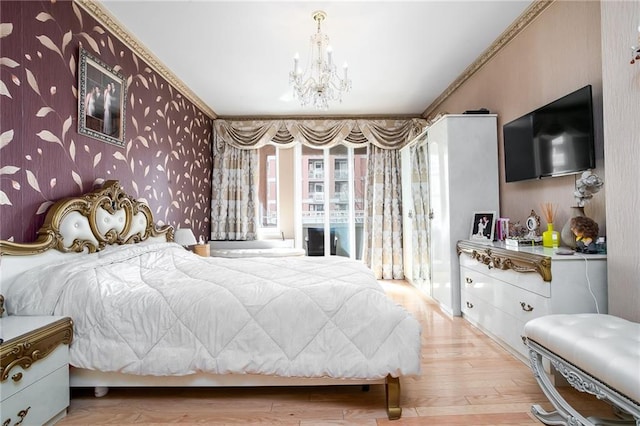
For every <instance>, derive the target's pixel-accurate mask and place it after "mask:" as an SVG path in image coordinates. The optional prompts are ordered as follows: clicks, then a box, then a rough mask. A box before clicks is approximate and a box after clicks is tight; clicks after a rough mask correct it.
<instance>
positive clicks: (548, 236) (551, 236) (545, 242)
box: [542, 223, 560, 248]
mask: <svg viewBox="0 0 640 426" xmlns="http://www.w3.org/2000/svg"><path fill="white" fill-rule="evenodd" d="M559 245H560V233H559V232H558V231H554V230H553V223H548V224H547V230H546V231H544V232H543V233H542V246H543V247H551V248H557V247H558V246H559Z"/></svg>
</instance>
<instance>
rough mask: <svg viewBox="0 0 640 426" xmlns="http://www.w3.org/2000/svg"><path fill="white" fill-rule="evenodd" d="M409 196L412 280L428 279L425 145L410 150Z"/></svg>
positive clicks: (427, 198)
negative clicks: (410, 204)
mask: <svg viewBox="0 0 640 426" xmlns="http://www.w3.org/2000/svg"><path fill="white" fill-rule="evenodd" d="M411 163H412V164H411V196H412V198H413V212H414V214H413V236H412V238H413V253H412V254H411V255H412V256H413V260H412V264H413V277H412V278H413V280H414V282H418V281H422V280H426V279H428V278H429V265H430V263H429V210H430V209H429V169H428V161H427V145H426V144H424V143H423V144H419V145H417V146H414V147H412V148H411Z"/></svg>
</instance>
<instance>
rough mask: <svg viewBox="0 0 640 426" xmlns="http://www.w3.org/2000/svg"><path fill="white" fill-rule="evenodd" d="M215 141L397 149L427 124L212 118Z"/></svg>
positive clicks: (240, 145) (254, 146)
mask: <svg viewBox="0 0 640 426" xmlns="http://www.w3.org/2000/svg"><path fill="white" fill-rule="evenodd" d="M213 125H214V129H215V132H216V135H217V142H218V143H220V142H224V143H226V144H229V145H231V146H233V147H236V148H239V149H257V148H261V147H263V146H264V145H266V144H268V143H272V144H275V145H278V146H281V147H286V146H291V145H293V144H295V143H298V142H299V143H302V144H303V145H307V146H310V147H314V148H331V147H333V146H335V145H338V144H344V145H347V146H352V147H358V146H362V145H366V144H367V143H371V144H374V145H375V146H377V147H379V148H383V149H399V148H401V147H402V146H404V144H406V143H407V142H409V141H410V140H412V139H413V138H414V137H416V136H417V135H418V134H420V132H422V130H423V129H424V128H425V127H426V125H427V121H426V120H424V119H421V118H411V119H374V120H366V119H303V120H250V121H245V120H238V121H227V120H221V119H220V120H214V122H213Z"/></svg>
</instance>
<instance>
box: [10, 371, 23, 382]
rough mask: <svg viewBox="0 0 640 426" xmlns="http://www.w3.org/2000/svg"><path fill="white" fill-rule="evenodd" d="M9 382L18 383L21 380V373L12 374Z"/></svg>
mask: <svg viewBox="0 0 640 426" xmlns="http://www.w3.org/2000/svg"><path fill="white" fill-rule="evenodd" d="M11 380H13V381H14V382H16V383H18V382H19V381H20V380H22V373H16V374H14V375H13V376H11Z"/></svg>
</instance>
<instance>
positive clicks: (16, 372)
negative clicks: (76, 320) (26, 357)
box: [0, 345, 69, 411]
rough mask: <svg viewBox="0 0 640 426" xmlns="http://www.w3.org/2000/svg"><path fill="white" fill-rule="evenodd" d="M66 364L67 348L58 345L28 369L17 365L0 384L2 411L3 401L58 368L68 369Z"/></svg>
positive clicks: (67, 358) (67, 359) (67, 357)
mask: <svg viewBox="0 0 640 426" xmlns="http://www.w3.org/2000/svg"><path fill="white" fill-rule="evenodd" d="M68 362H69V346H67V345H59V346H58V347H57V348H56V349H54V350H53V351H52V352H51V353H50V354H49V355H47V356H46V357H44V358H42V359H39V360H37V361H36V362H34V363H33V364H31V366H30V367H29V368H26V369H23V368H22V367H20V366H19V365H16V366H15V367H13V368H12V369H11V370H10V371H9V377H8V378H7V379H6V380H5V381H3V382H1V383H0V396H1V397H2V401H3V402H2V406H3V411H4V400H6V399H7V398H9V397H10V396H11V395H13V394H15V393H16V392H19V391H21V390H22V389H24V388H26V387H28V386H30V385H31V384H33V383H35V382H36V381H38V380H39V379H41V378H42V377H44V376H46V375H48V374H51V373H52V372H53V371H55V370H58V369H59V368H60V367H66V368H68ZM14 378H15V379H14ZM18 379H19V380H18Z"/></svg>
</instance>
